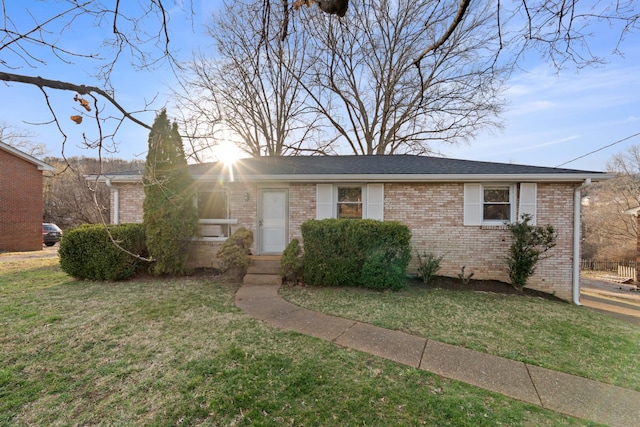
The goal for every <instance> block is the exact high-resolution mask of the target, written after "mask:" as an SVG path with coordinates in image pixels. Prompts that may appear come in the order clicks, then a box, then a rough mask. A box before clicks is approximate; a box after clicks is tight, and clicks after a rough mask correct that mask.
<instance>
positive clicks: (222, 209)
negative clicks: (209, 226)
mask: <svg viewBox="0 0 640 427" xmlns="http://www.w3.org/2000/svg"><path fill="white" fill-rule="evenodd" d="M227 212H228V210H227V193H226V192H224V191H201V192H199V193H198V216H199V217H200V218H202V219H226V218H227Z"/></svg>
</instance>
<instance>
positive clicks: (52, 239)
mask: <svg viewBox="0 0 640 427" xmlns="http://www.w3.org/2000/svg"><path fill="white" fill-rule="evenodd" d="M61 238H62V230H60V227H58V226H57V225H55V224H50V223H47V222H45V223H42V243H44V244H45V245H47V246H53V245H55V244H56V242H59V241H60V239H61Z"/></svg>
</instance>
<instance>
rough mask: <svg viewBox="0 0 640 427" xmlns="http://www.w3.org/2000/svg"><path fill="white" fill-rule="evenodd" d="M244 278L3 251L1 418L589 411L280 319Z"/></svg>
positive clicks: (299, 421)
mask: <svg viewBox="0 0 640 427" xmlns="http://www.w3.org/2000/svg"><path fill="white" fill-rule="evenodd" d="M236 289H237V285H233V284H225V283H222V282H220V281H219V280H216V279H215V278H206V277H193V278H186V279H164V280H163V279H145V280H132V281H128V282H121V283H108V282H107V283H102V282H88V281H75V280H73V279H70V278H69V277H68V276H66V275H65V274H64V273H63V272H61V271H60V269H59V268H58V266H57V260H33V261H24V262H0V425H1V426H4V425H7V426H8V425H11V426H14V425H18V426H20V425H24V426H26V425H52V426H54V425H109V426H111V425H124V426H127V425H130V426H134V425H135V426H139V425H159V426H164V425H166V426H175V425H221V426H228V425H239V426H248V425H262V426H282V425H296V426H300V425H308V426H314V425H318V426H321V425H322V426H324V425H422V424H424V425H442V426H446V425H451V426H454V425H455V426H465V425H466V426H482V425H485V426H494V425H501V424H502V425H536V426H538V425H548V426H550V425H554V426H555V425H589V423H587V422H584V421H581V420H576V419H573V418H570V417H565V416H562V415H560V414H556V413H553V412H550V411H547V410H544V409H542V408H539V407H536V406H532V405H528V404H525V403H522V402H518V401H514V400H512V399H509V398H506V397H504V396H501V395H498V394H495V393H491V392H488V391H485V390H481V389H478V388H475V387H472V386H469V385H466V384H463V383H460V382H456V381H450V380H446V379H443V378H440V377H438V376H435V375H432V374H430V373H428V372H424V371H421V370H418V369H412V368H409V367H406V366H403V365H399V364H396V363H393V362H389V361H385V360H382V359H380V358H377V357H374V356H371V355H368V354H364V353H360V352H357V351H353V350H349V349H345V348H341V347H338V346H335V345H333V344H331V343H328V342H325V341H322V340H319V339H315V338H311V337H307V336H304V335H300V334H297V333H291V332H285V331H280V330H278V329H275V328H273V327H270V326H269V325H266V324H264V323H262V322H260V321H257V320H255V319H253V318H251V317H250V316H248V315H246V314H244V313H243V312H241V311H240V310H239V309H237V308H236V307H235V305H234V292H235V290H236Z"/></svg>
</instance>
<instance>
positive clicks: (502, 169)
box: [105, 155, 610, 181]
mask: <svg viewBox="0 0 640 427" xmlns="http://www.w3.org/2000/svg"><path fill="white" fill-rule="evenodd" d="M232 170H233V175H234V179H235V180H247V181H252V180H269V179H273V180H287V179H290V180H291V181H307V180H308V181H313V180H323V179H325V180H329V179H336V180H339V179H353V180H356V179H362V180H367V179H373V178H375V179H376V180H378V181H384V178H385V177H389V178H390V179H394V180H401V179H408V180H430V179H437V180H440V181H444V180H456V179H458V180H460V179H485V178H487V177H489V178H490V179H500V178H503V177H504V178H505V179H515V178H526V177H531V179H532V180H559V181H568V180H573V181H577V180H582V179H586V178H591V179H595V180H597V179H607V178H609V177H610V176H608V175H607V174H605V173H603V172H593V171H582V170H575V169H561V168H549V167H541V166H527V165H515V164H508V163H492V162H478V161H472V160H459V159H447V158H442V157H427V156H415V155H396V156H297V157H293V156H288V157H252V158H246V159H241V160H238V161H236V162H235V163H234V164H233V167H232ZM189 171H190V173H191V175H193V176H194V177H196V178H201V179H207V180H210V179H217V178H222V179H224V180H227V179H230V169H229V167H228V166H227V165H225V164H223V163H221V162H215V163H201V164H193V165H189ZM105 175H108V176H109V177H117V176H121V177H124V176H126V175H128V176H129V177H131V176H133V175H141V173H140V171H131V172H129V173H127V172H124V173H113V174H111V173H109V174H105ZM551 178H552V179H551Z"/></svg>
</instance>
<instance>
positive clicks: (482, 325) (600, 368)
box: [281, 287, 640, 391]
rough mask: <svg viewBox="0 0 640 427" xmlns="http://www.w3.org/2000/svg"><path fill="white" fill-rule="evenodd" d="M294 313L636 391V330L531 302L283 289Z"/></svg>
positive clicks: (432, 292)
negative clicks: (304, 311) (308, 312)
mask: <svg viewBox="0 0 640 427" xmlns="http://www.w3.org/2000/svg"><path fill="white" fill-rule="evenodd" d="M281 293H282V294H283V296H284V297H285V298H286V299H287V300H289V301H291V302H293V303H295V304H298V305H301V306H304V307H308V308H312V309H314V310H319V311H322V312H324V313H327V314H334V315H337V316H342V317H346V318H349V319H354V320H360V321H363V322H367V323H372V324H374V325H378V326H381V327H385V328H389V329H395V330H401V331H404V332H407V333H410V334H414V335H418V336H421V337H425V338H429V339H433V340H437V341H442V342H446V343H449V344H454V345H460V346H464V347H467V348H470V349H473V350H478V351H482V352H485V353H489V354H493V355H496V356H501V357H506V358H509V359H513V360H519V361H522V362H526V363H530V364H534V365H538V366H542V367H545V368H549V369H554V370H558V371H561V372H566V373H570V374H575V375H579V376H582V377H586V378H591V379H594V380H597V381H602V382H606V383H609V384H615V385H618V386H621V387H626V388H630V389H635V390H638V391H640V363H638V360H640V329H638V327H637V326H636V325H632V324H630V323H626V322H623V321H620V320H616V319H613V318H611V317H610V316H607V315H605V314H603V313H598V312H596V311H593V310H590V309H588V308H586V307H578V306H575V305H570V304H566V303H561V302H553V301H549V300H544V299H540V298H534V297H523V296H514V295H512V296H506V295H499V294H491V293H475V292H459V291H458V292H456V291H448V290H444V289H425V288H421V287H410V288H407V289H405V290H403V291H401V292H397V293H376V292H370V291H363V290H357V289H335V288H311V287H309V288H283V289H282V290H281Z"/></svg>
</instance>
